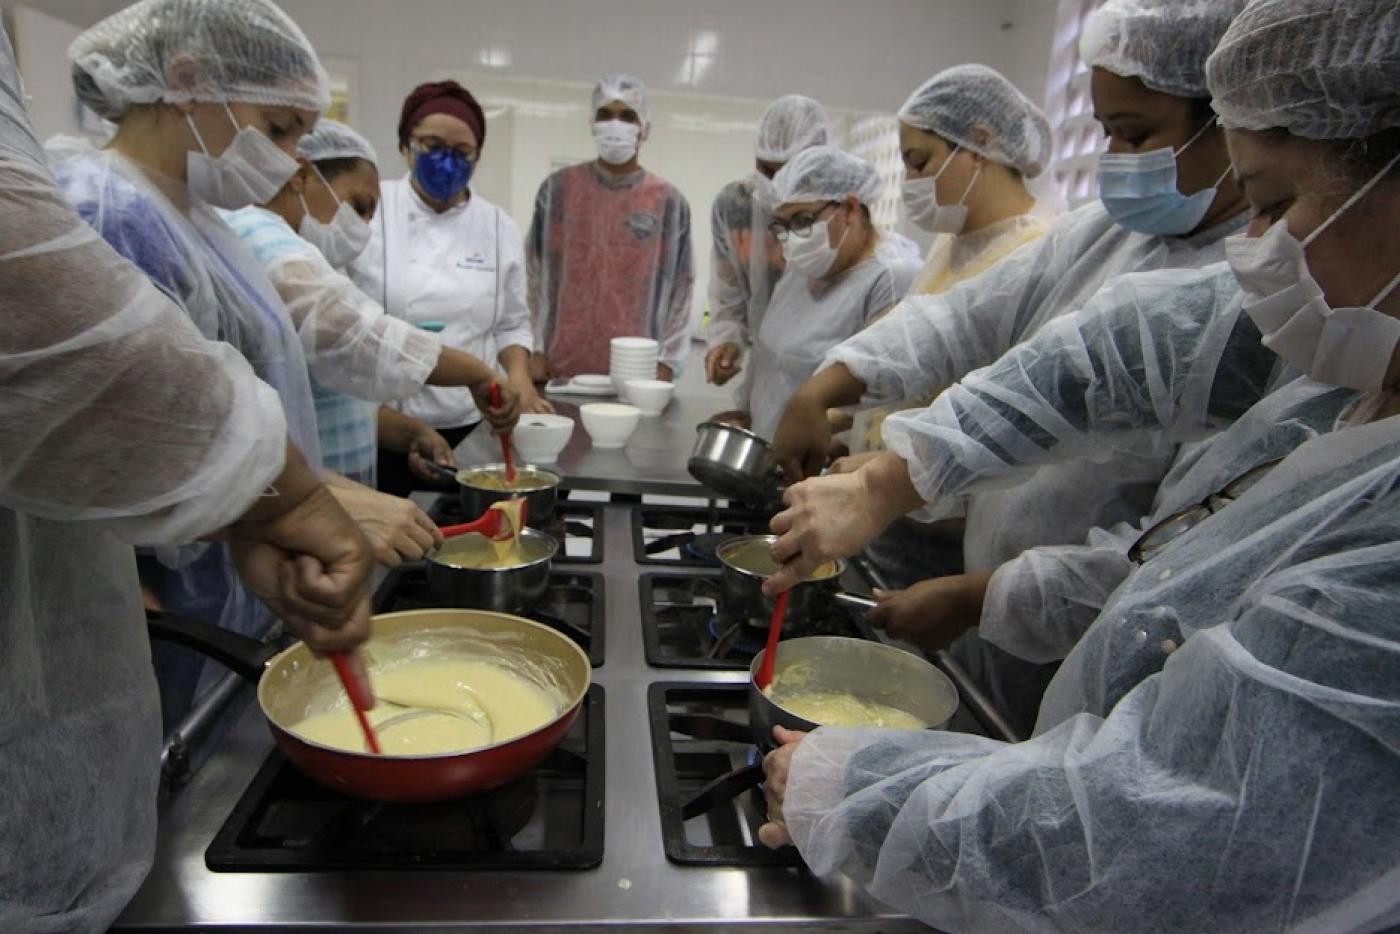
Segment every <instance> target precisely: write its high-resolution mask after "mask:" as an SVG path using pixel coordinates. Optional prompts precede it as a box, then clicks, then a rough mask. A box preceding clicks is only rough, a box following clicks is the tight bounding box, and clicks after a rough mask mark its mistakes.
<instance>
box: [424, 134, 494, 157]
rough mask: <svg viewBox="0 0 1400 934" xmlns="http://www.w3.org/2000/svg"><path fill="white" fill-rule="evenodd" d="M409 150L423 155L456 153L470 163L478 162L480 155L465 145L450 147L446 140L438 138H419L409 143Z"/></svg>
mask: <svg viewBox="0 0 1400 934" xmlns="http://www.w3.org/2000/svg"><path fill="white" fill-rule="evenodd" d="M408 148H409V149H410V150H412V151H413V152H414V153H415V154H418V155H421V154H422V153H425V152H446V151H451V152H455V153H456V154H457V155H459V156H461V157H462V158H463V159H466V160H467V161H468V162H476V159H477V156H478V155H479V153H478V152H477V150H476V149H475V148H473V147H471V146H468V145H466V144H465V143H464V144H462V145H460V146H449V145H447V141H446V140H442V139H438V138H437V137H436V136H419V137H415V138H413V139H411V140H409V141H408Z"/></svg>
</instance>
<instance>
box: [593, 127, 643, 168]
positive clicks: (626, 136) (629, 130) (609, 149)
mask: <svg viewBox="0 0 1400 934" xmlns="http://www.w3.org/2000/svg"><path fill="white" fill-rule="evenodd" d="M641 137H642V128H641V127H639V126H637V124H635V123H626V122H624V121H622V120H599V121H598V122H597V123H595V124H593V141H594V142H595V143H597V144H598V158H600V159H602V160H603V161H604V162H606V163H607V164H608V165H626V164H627V163H628V162H631V161H632V157H633V156H635V155H636V154H637V142H638V140H640V139H641Z"/></svg>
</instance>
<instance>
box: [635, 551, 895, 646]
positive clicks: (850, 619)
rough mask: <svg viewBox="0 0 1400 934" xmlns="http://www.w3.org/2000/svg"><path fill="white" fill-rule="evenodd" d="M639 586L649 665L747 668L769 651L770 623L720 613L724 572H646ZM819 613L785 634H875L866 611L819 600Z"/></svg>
mask: <svg viewBox="0 0 1400 934" xmlns="http://www.w3.org/2000/svg"><path fill="white" fill-rule="evenodd" d="M638 588H639V591H640V599H641V609H642V612H641V620H642V642H643V644H644V645H645V646H646V656H647V664H649V665H653V666H655V667H657V668H700V669H710V670H718V671H743V670H746V669H747V668H748V667H749V662H751V661H752V660H753V657H754V656H755V655H757V654H758V653H759V652H760V651H761V650H762V649H763V640H764V638H765V636H766V635H767V632H768V621H767V620H734V619H730V618H728V617H726V616H725V615H723V614H722V613H720V612H719V600H720V578H719V576H718V575H715V574H694V573H691V574H681V573H675V574H673V573H666V572H660V571H653V572H646V573H643V574H642V575H641V577H640V578H638ZM815 613H816V615H815V616H814V617H813V618H812V619H810V620H807V621H806V622H805V623H803V624H801V625H795V624H792V623H789V625H788V626H786V627H784V630H783V638H785V639H787V638H797V637H799V636H848V637H850V638H852V639H873V638H875V633H874V631H873V630H872V629H871V628H870V627H869V625H868V624H867V623H866V622H865V621H864V620H863V619H862V618H861V617H860V614H858V613H854V612H852V611H851V610H848V609H846V608H845V607H842V606H840V605H838V604H836V603H835V602H829V603H819V604H818V605H817V608H816V610H815Z"/></svg>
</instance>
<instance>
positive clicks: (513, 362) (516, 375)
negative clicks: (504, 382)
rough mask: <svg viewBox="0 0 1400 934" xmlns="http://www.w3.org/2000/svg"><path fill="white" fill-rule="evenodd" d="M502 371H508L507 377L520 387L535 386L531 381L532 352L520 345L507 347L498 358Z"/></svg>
mask: <svg viewBox="0 0 1400 934" xmlns="http://www.w3.org/2000/svg"><path fill="white" fill-rule="evenodd" d="M496 359H497V361H498V362H499V363H500V364H501V367H502V369H504V370H505V371H506V377H507V378H508V379H509V380H510V381H511V382H512V383H515V384H517V385H520V386H524V385H531V386H533V385H534V381H533V380H532V379H530V351H529V350H527V349H526V348H524V347H521V346H520V345H519V344H515V345H512V346H510V347H507V348H506V349H505V350H502V351H501V352H500V353H499V354H498V355H497V357H496Z"/></svg>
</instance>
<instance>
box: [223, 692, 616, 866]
mask: <svg viewBox="0 0 1400 934" xmlns="http://www.w3.org/2000/svg"><path fill="white" fill-rule="evenodd" d="M603 723H604V720H603V688H602V687H601V686H600V685H596V684H595V685H593V686H592V687H591V688H589V689H588V695H587V697H586V698H585V700H584V707H583V710H582V711H581V712H580V715H579V718H578V719H577V720H576V721H575V722H574V725H573V727H572V728H571V729H570V730H569V734H568V736H566V737H565V738H564V742H563V744H562V745H560V747H559V748H558V749H556V750H555V751H554V752H553V753H551V754H550V756H549V758H547V759H546V760H545V761H544V762H543V763H542V764H541V765H540V766H538V767H537V768H535V769H534V770H533V771H531V772H530V773H529V774H528V775H526V776H524V777H523V778H520V779H517V780H516V781H514V782H511V783H509V784H507V785H503V786H501V787H500V788H496V789H494V790H492V791H488V792H484V793H483V794H480V795H472V796H470V797H466V798H459V799H457V800H454V801H443V802H438V803H433V804H384V803H379V802H374V801H361V800H358V799H355V798H347V797H345V796H343V795H339V794H336V793H335V792H333V791H331V790H329V789H327V788H324V787H322V786H321V785H318V784H316V783H315V782H313V781H311V780H310V779H309V778H306V777H305V776H304V775H302V774H301V772H299V771H298V770H297V769H296V767H295V766H293V765H292V764H291V763H289V762H287V760H286V759H284V758H283V757H282V755H281V753H278V752H276V751H274V752H272V753H271V754H270V755H269V756H268V758H267V761H266V762H265V763H263V766H262V768H261V769H260V770H259V771H258V773H257V775H256V776H255V777H254V778H253V781H252V783H251V784H250V785H249V786H248V788H247V790H246V791H244V793H243V796H242V797H241V798H240V799H239V801H238V803H237V804H236V805H235V806H234V808H233V811H232V813H231V814H230V815H229V817H228V820H227V821H225V822H224V825H223V827H221V828H220V829H219V832H218V833H217V834H216V835H215V837H214V841H213V842H212V843H211V844H210V845H209V849H208V850H207V851H206V853H205V856H204V859H205V863H206V865H208V867H209V868H210V869H212V870H214V871H215V872H309V871H317V870H327V869H438V870H441V869H460V870H493V869H550V870H555V869H591V868H593V867H595V866H597V865H598V864H599V863H600V862H602V859H603V781H604V772H603V748H604V737H603Z"/></svg>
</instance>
